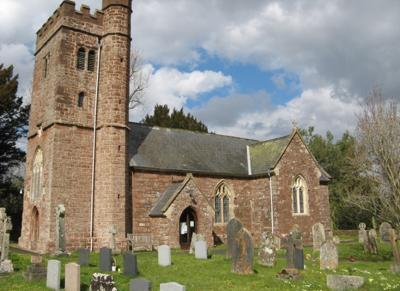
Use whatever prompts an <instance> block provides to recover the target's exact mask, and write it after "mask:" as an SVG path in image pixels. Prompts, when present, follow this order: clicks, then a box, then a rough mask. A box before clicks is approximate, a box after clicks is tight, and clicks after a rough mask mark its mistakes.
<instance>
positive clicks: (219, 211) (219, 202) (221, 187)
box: [214, 181, 234, 223]
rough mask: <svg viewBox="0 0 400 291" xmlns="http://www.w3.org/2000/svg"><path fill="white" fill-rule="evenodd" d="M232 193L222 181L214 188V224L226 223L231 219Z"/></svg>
mask: <svg viewBox="0 0 400 291" xmlns="http://www.w3.org/2000/svg"><path fill="white" fill-rule="evenodd" d="M233 199H234V195H233V191H232V189H231V187H230V186H229V185H227V184H226V183H225V182H224V181H222V182H220V183H219V184H218V185H217V187H216V188H215V195H214V207H215V208H214V209H215V223H228V222H229V220H230V219H231V218H233V216H234V215H233Z"/></svg>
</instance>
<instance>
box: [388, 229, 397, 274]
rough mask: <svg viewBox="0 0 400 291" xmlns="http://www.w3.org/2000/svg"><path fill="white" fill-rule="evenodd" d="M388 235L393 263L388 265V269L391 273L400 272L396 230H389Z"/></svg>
mask: <svg viewBox="0 0 400 291" xmlns="http://www.w3.org/2000/svg"><path fill="white" fill-rule="evenodd" d="M389 237H390V244H391V245H392V252H393V263H392V265H391V266H390V271H392V272H393V273H400V252H399V247H398V245H397V241H396V240H397V236H396V231H395V230H394V229H393V228H392V229H391V230H390V231H389Z"/></svg>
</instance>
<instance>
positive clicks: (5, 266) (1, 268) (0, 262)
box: [0, 208, 14, 273]
mask: <svg viewBox="0 0 400 291" xmlns="http://www.w3.org/2000/svg"><path fill="white" fill-rule="evenodd" d="M11 230H12V223H11V218H10V217H8V216H7V214H6V210H5V208H0V252H1V256H0V273H12V272H14V266H13V264H12V262H11V260H9V258H8V253H9V251H10V231H11Z"/></svg>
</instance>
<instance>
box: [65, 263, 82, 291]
mask: <svg viewBox="0 0 400 291" xmlns="http://www.w3.org/2000/svg"><path fill="white" fill-rule="evenodd" d="M80 290H81V267H80V266H79V265H78V264H77V263H69V264H66V265H65V291H80Z"/></svg>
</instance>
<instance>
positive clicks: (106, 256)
mask: <svg viewBox="0 0 400 291" xmlns="http://www.w3.org/2000/svg"><path fill="white" fill-rule="evenodd" d="M112 262H113V259H112V252H111V249H109V248H105V247H104V248H101V249H100V271H101V272H111V270H112Z"/></svg>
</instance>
